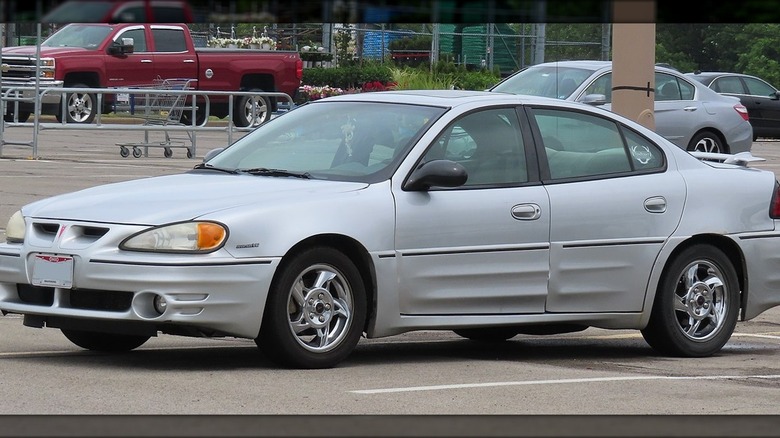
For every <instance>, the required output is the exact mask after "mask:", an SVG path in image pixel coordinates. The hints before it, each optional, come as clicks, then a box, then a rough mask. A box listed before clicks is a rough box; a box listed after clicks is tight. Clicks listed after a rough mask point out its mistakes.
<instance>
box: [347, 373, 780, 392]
mask: <svg viewBox="0 0 780 438" xmlns="http://www.w3.org/2000/svg"><path fill="white" fill-rule="evenodd" d="M748 379H767V380H773V379H780V374H767V375H750V376H728V375H726V376H618V377H592V378H582V379H554V380H526V381H515V382H486V383H460V384H450V385H431V386H408V387H399V388H379V389H358V390H353V391H349V392H350V393H353V394H389V393H398V392H419V391H442V390H448V389H469V388H490V387H500V386H525V385H561V384H579V383H604V382H630V381H643V380H678V381H679V380H748Z"/></svg>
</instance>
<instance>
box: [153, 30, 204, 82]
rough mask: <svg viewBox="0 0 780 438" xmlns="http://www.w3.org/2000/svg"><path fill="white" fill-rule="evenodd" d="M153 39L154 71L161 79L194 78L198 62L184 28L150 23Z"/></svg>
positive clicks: (196, 75) (196, 74)
mask: <svg viewBox="0 0 780 438" xmlns="http://www.w3.org/2000/svg"><path fill="white" fill-rule="evenodd" d="M150 28H151V32H152V39H153V41H154V73H155V74H156V75H157V76H159V77H160V78H161V79H163V80H165V79H195V78H197V77H198V71H197V69H198V63H197V59H196V55H195V51H194V50H193V49H191V48H190V45H189V44H188V39H187V35H186V34H185V33H184V29H182V28H181V27H179V26H170V25H163V24H152V25H150Z"/></svg>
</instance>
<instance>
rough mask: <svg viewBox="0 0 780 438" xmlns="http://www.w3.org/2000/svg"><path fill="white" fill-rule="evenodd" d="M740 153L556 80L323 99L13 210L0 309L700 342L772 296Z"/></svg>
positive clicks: (39, 318)
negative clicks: (552, 90)
mask: <svg viewBox="0 0 780 438" xmlns="http://www.w3.org/2000/svg"><path fill="white" fill-rule="evenodd" d="M697 155H698V157H697ZM705 160H706V161H705ZM752 160H754V157H752V156H751V155H750V153H743V154H741V155H725V154H703V155H702V153H698V152H692V153H688V152H685V151H683V150H682V149H680V148H678V147H677V146H675V145H673V144H672V143H670V142H668V141H666V140H665V139H664V138H663V137H661V136H659V135H657V134H656V133H654V132H653V131H651V130H648V129H646V128H644V127H642V126H640V125H639V124H637V123H634V122H632V121H630V120H627V119H626V118H624V117H621V116H619V115H617V114H614V113H612V112H609V111H604V110H602V109H599V108H594V107H592V106H588V105H583V104H580V103H576V102H566V101H563V100H558V99H547V98H542V97H533V96H517V95H513V94H505V93H490V92H469V91H457V90H438V91H403V92H402V91H392V92H391V91H388V92H374V93H362V94H355V95H343V96H337V97H332V98H326V99H321V100H317V101H313V102H310V103H308V104H305V105H302V106H300V107H298V108H296V109H295V110H293V111H290V112H287V113H285V114H283V115H281V116H279V117H277V118H275V119H272V120H270V121H269V122H266V123H265V124H263V125H261V126H259V127H258V128H257V129H255V130H254V131H252V132H251V133H249V134H247V135H246V136H245V137H243V138H241V139H240V140H238V141H237V142H235V143H234V144H232V145H230V146H229V147H227V148H225V149H224V150H215V151H212V152H211V153H209V154H208V155H207V158H206V159H205V160H204V161H205V162H204V163H201V164H199V165H197V166H195V168H194V169H192V170H191V171H188V172H185V173H182V174H178V175H168V176H160V177H155V178H145V179H140V180H136V181H128V182H120V183H115V184H109V185H104V186H98V187H93V188H88V189H85V190H81V191H77V192H74V193H70V194H64V195H59V196H54V197H51V198H47V199H41V200H38V201H36V202H33V203H31V204H29V205H26V206H23V207H22V208H21V210H19V211H18V212H17V213H15V214H13V215H12V217H11V218H10V219H9V221H8V225H7V227H6V241H5V242H2V243H0V311H2V313H3V314H22V315H24V324H25V325H27V326H31V327H54V328H58V329H60V330H61V331H62V333H63V334H64V335H65V336H66V337H67V338H68V339H69V340H70V341H72V342H73V343H75V344H76V345H79V346H81V347H83V348H86V349H90V350H98V351H126V350H132V349H134V348H136V347H139V346H141V345H142V344H143V343H144V342H146V341H147V340H148V339H149V338H150V337H152V336H156V335H158V334H159V333H166V334H175V335H185V336H208V337H218V336H230V337H239V338H248V339H254V340H255V342H256V343H257V345H258V346H259V348H261V349H262V350H264V351H265V352H267V356H268V357H269V358H271V359H273V360H275V361H277V362H278V363H280V364H282V365H284V366H292V367H302V368H325V367H332V366H335V365H337V364H338V363H340V362H341V361H343V360H344V359H346V358H347V357H348V355H349V354H350V353H351V352H352V351H353V349H354V348H355V347H356V346H357V344H358V342H359V340H360V338H361V336H366V337H369V338H376V337H383V336H391V335H395V334H400V333H403V332H408V331H412V330H422V329H431V330H453V331H454V332H455V333H457V334H458V335H460V336H463V337H465V338H468V339H471V340H474V341H503V340H506V339H509V338H511V337H513V336H515V335H517V334H520V333H524V334H543V333H562V332H572V331H579V330H584V329H586V328H587V327H590V326H593V327H601V328H610V329H636V330H641V332H642V334H643V335H644V338H645V339H646V340H647V342H648V343H649V345H651V346H652V347H653V348H654V349H655V350H657V351H658V352H661V353H663V354H669V355H677V356H691V357H700V356H708V355H712V354H714V353H716V352H718V351H719V350H720V349H721V348H722V347H723V345H724V344H725V343H726V342H727V341H728V340H729V338H730V337H731V334H732V332H733V330H734V327H735V325H736V323H737V321H738V319H740V318H741V319H743V320H747V319H751V318H754V317H756V316H757V315H759V314H761V313H762V312H764V311H765V310H767V309H769V308H771V307H774V306H777V305H780V290H778V287H777V285H778V284H780V232H779V231H778V224H779V223H780V222H778V221H779V220H780V194H779V193H778V184H777V181H776V180H775V176H774V174H773V173H771V172H768V171H763V170H759V169H755V168H749V167H747V164H749V163H750V162H751V161H752ZM712 187H719V188H720V189H719V195H718V196H711V191H712Z"/></svg>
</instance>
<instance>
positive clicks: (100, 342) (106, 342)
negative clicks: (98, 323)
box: [60, 329, 151, 352]
mask: <svg viewBox="0 0 780 438" xmlns="http://www.w3.org/2000/svg"><path fill="white" fill-rule="evenodd" d="M60 330H61V331H62V334H63V335H65V337H66V338H68V340H69V341H70V342H73V343H74V344H76V345H78V346H79V347H81V348H86V349H87V350H93V351H106V352H122V351H130V350H133V349H136V348H138V347H140V346H141V345H143V344H144V343H145V342H146V341H148V340H149V338H150V337H151V336H135V335H120V334H116V333H98V332H90V331H84V330H71V329H60Z"/></svg>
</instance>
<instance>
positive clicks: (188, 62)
mask: <svg viewBox="0 0 780 438" xmlns="http://www.w3.org/2000/svg"><path fill="white" fill-rule="evenodd" d="M184 63H185V64H194V63H195V60H194V59H185V60H184Z"/></svg>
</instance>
